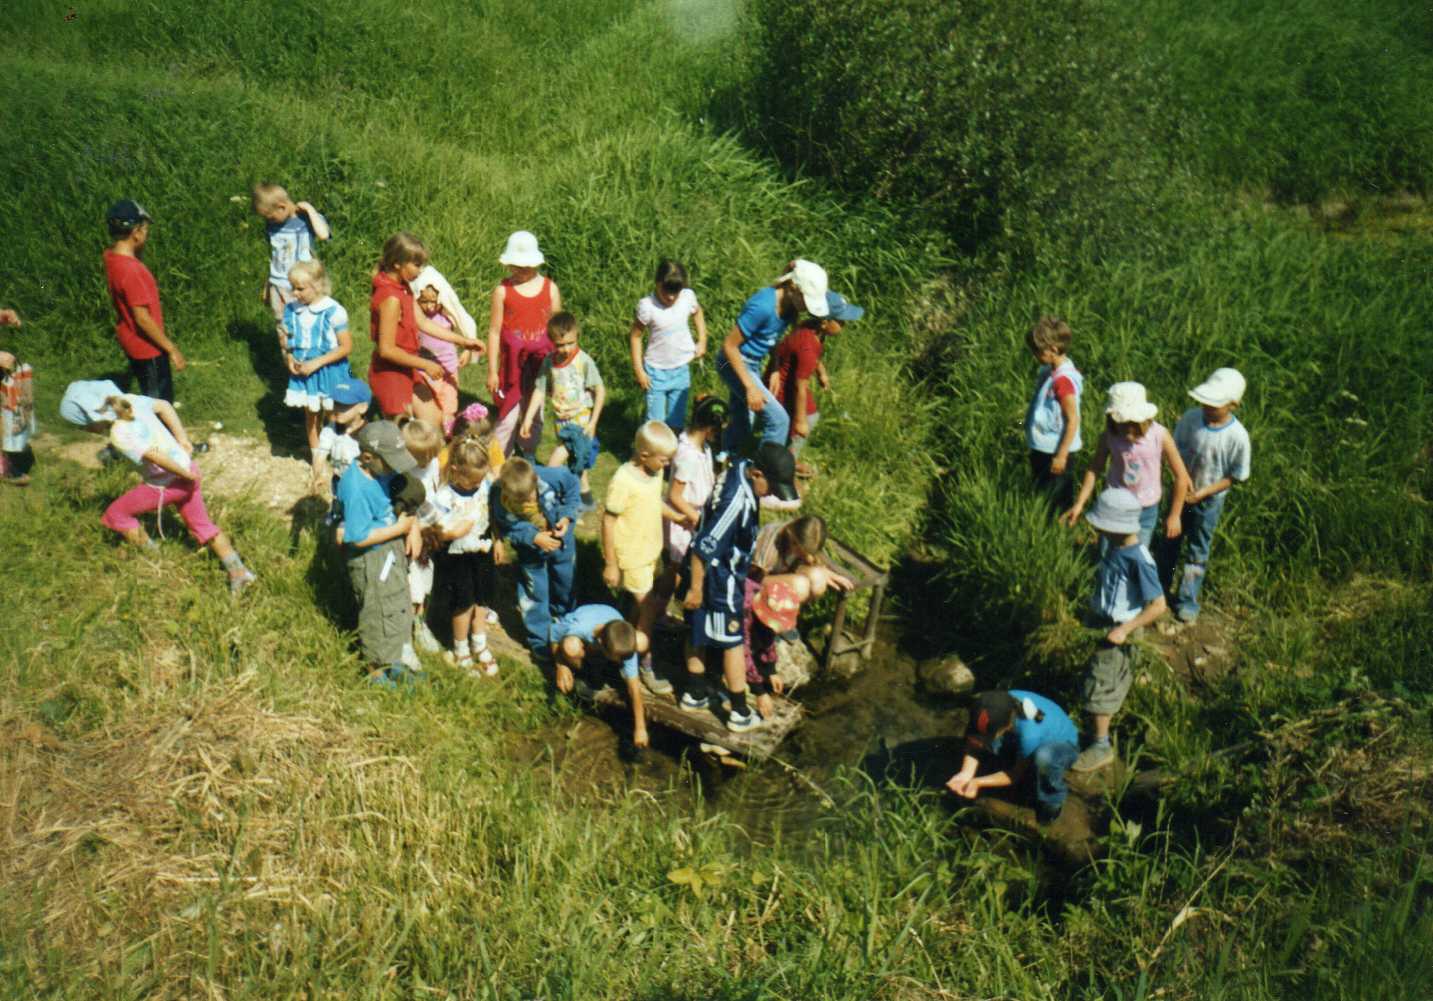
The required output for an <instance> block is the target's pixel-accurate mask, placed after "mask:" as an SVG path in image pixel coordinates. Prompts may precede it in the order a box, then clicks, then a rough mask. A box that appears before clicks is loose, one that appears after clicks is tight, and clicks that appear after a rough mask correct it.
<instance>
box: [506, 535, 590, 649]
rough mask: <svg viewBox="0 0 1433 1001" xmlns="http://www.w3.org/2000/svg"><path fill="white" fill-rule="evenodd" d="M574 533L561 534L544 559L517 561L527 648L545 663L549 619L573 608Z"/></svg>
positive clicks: (519, 604) (550, 620)
mask: <svg viewBox="0 0 1433 1001" xmlns="http://www.w3.org/2000/svg"><path fill="white" fill-rule="evenodd" d="M572 536H573V533H572V532H571V531H569V532H567V534H566V535H564V536H563V537H562V548H561V549H559V550H557V551H556V552H554V553H551V554H549V555H548V556H547V558H546V559H540V560H532V559H523V560H519V561H518V590H517V608H518V611H519V612H521V613H522V624H523V629H524V631H525V632H526V633H527V647H528V649H529V650H531V651H532V656H533V660H535V661H536V662H538V663H539V664H545V663H547V662H548V661H549V660H551V652H550V650H549V649H548V643H549V637H550V633H551V632H552V622H553V620H554V619H557V618H560V617H562V616H564V615H566V614H567V613H568V612H570V611H572V610H573V608H575V607H576V605H577V603H576V602H575V601H573V595H572V574H573V571H574V570H575V568H576V565H577V551H576V547H575V545H574V544H573V541H572Z"/></svg>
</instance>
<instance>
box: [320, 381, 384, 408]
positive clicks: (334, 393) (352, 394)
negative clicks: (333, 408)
mask: <svg viewBox="0 0 1433 1001" xmlns="http://www.w3.org/2000/svg"><path fill="white" fill-rule="evenodd" d="M328 395H329V396H330V397H331V398H332V399H333V402H334V403H337V404H338V405H339V406H340V407H351V406H353V405H354V404H355V403H372V402H373V390H371V389H369V388H368V383H366V382H364V381H363V380H362V379H344V380H343V381H342V382H335V383H334V384H333V388H332V389H330V390H329V392H328Z"/></svg>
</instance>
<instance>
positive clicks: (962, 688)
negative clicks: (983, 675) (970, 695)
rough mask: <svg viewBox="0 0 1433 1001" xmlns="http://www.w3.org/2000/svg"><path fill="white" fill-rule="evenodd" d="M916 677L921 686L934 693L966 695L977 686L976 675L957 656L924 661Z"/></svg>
mask: <svg viewBox="0 0 1433 1001" xmlns="http://www.w3.org/2000/svg"><path fill="white" fill-rule="evenodd" d="M916 677H917V678H918V679H919V681H920V684H921V688H923V689H925V690H926V691H927V692H929V693H931V694H932V695H964V694H965V693H966V692H969V691H971V690H972V689H973V688H975V675H974V674H972V673H971V670H970V668H968V667H966V666H965V661H963V660H961V659H960V658H959V657H955V656H951V657H940V658H938V659H936V660H927V661H922V662H921V664H920V665H919V666H918V667H917V668H916Z"/></svg>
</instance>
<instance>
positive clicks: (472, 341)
mask: <svg viewBox="0 0 1433 1001" xmlns="http://www.w3.org/2000/svg"><path fill="white" fill-rule="evenodd" d="M463 347H465V348H467V349H468V350H469V351H471V352H472V353H473V354H475V355H478V356H482V355H485V354H487V353H488V346H487V345H486V344H484V343H483V342H482V341H480V340H478V339H477V338H476V337H470V338H468V339H467V340H466V341H464V342H463Z"/></svg>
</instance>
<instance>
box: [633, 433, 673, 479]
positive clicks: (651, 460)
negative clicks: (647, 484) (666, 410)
mask: <svg viewBox="0 0 1433 1001" xmlns="http://www.w3.org/2000/svg"><path fill="white" fill-rule="evenodd" d="M676 453H677V435H676V432H674V431H673V430H672V429H671V428H670V427H669V426H668V425H667V423H666V422H665V421H648V422H647V423H645V424H643V425H642V426H641V427H639V428H638V429H637V434H636V436H635V437H634V438H633V439H632V461H633V462H634V463H636V464H637V465H638V466H641V467H642V471H643V472H644V473H647V474H648V475H651V476H655V475H656V474H657V473H660V472H661V471H662V470H663V469H666V468H667V465H668V464H669V463H670V462H671V461H672V456H673V455H676Z"/></svg>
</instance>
